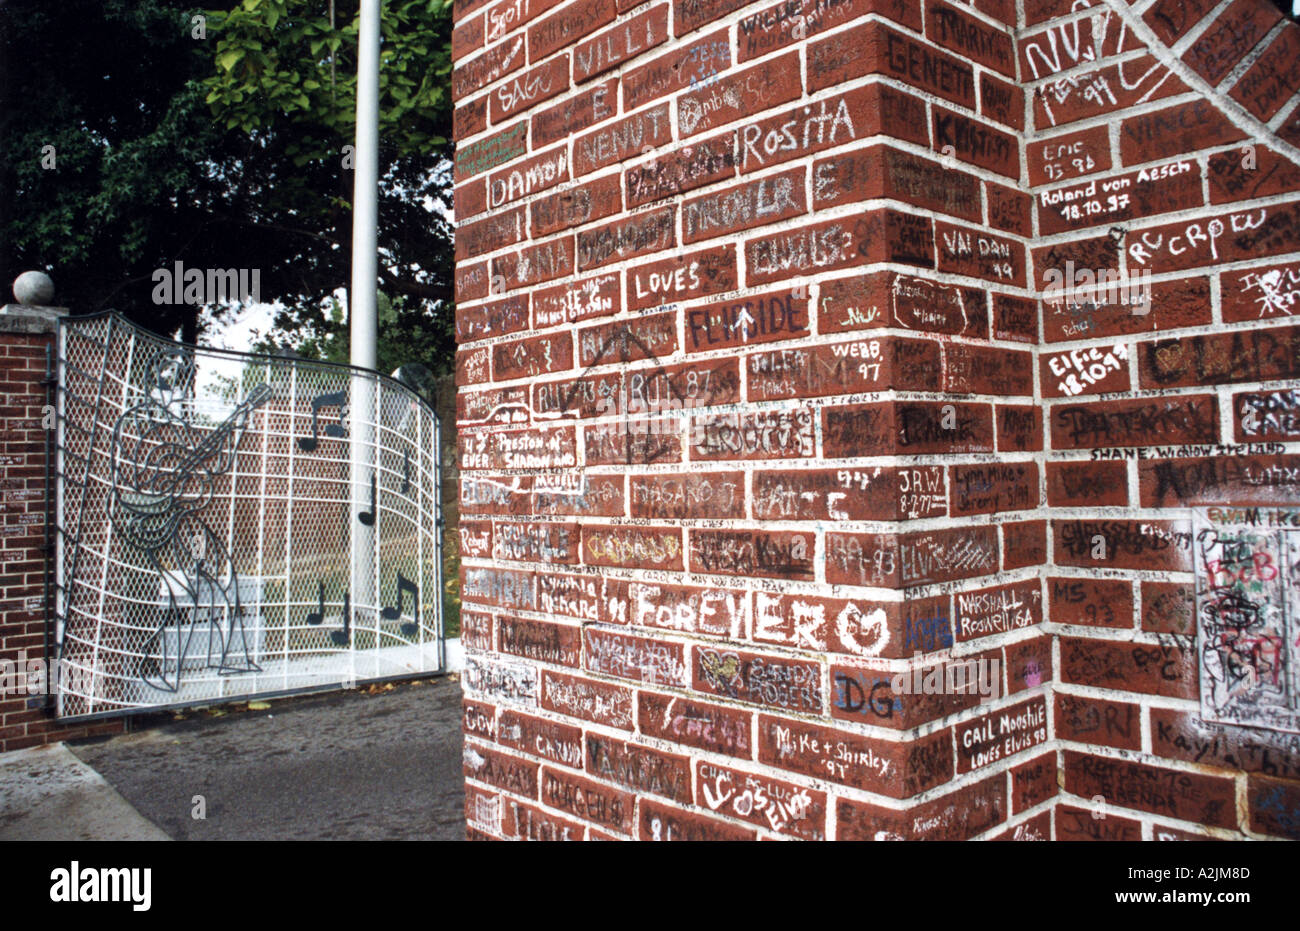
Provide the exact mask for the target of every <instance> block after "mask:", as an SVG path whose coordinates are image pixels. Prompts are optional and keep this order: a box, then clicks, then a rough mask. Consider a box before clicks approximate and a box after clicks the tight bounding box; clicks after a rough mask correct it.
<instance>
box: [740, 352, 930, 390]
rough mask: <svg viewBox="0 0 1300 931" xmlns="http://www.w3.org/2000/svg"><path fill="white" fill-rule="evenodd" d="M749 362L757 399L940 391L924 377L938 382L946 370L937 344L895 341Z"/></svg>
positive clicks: (750, 358) (751, 385) (784, 354)
mask: <svg viewBox="0 0 1300 931" xmlns="http://www.w3.org/2000/svg"><path fill="white" fill-rule="evenodd" d="M746 363H747V365H746V368H747V369H748V370H749V389H748V392H749V395H748V396H749V400H751V401H770V400H775V399H778V398H792V397H800V398H811V397H825V396H828V395H835V394H854V393H858V392H865V391H883V390H885V389H887V388H915V389H919V390H925V389H927V388H928V389H930V390H934V389H937V388H938V387H939V386H938V385H937V384H934V383H933V382H931V383H929V384H927V383H926V381H923V380H919V379H925V378H927V377H929V378H933V377H935V376H937V375H938V374H939V373H940V372H941V370H942V365H941V363H940V351H939V346H938V344H937V343H934V342H929V341H920V340H900V339H896V338H894V337H886V338H885V339H863V340H855V341H853V342H848V343H833V344H829V345H821V346H811V347H808V348H805V349H777V350H774V351H771V352H761V353H753V354H751V355H750V356H748V357H747V359H746ZM909 378H910V379H918V380H917V381H909V380H908V379H909Z"/></svg>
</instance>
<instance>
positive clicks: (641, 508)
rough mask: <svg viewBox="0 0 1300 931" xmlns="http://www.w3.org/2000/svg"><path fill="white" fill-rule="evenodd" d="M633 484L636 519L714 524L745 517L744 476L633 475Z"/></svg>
mask: <svg viewBox="0 0 1300 931" xmlns="http://www.w3.org/2000/svg"><path fill="white" fill-rule="evenodd" d="M631 482H632V516H633V517H648V518H654V519H658V520H665V519H667V520H682V519H689V518H697V519H705V520H714V519H725V518H739V517H744V515H745V473H743V472H686V473H683V474H677V475H634V476H632V478H631Z"/></svg>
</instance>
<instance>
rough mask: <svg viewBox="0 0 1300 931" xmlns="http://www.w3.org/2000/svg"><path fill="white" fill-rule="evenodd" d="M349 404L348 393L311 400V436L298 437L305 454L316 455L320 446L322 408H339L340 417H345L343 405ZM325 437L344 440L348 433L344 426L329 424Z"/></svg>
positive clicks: (320, 396) (299, 446) (336, 393)
mask: <svg viewBox="0 0 1300 931" xmlns="http://www.w3.org/2000/svg"><path fill="white" fill-rule="evenodd" d="M347 402H348V393H347V392H346V391H335V392H333V393H331V394H318V395H316V397H314V398H312V399H311V436H300V437H298V448H299V449H301V450H302V451H303V452H308V453H314V452H315V451H316V447H317V446H319V445H320V424H319V419H320V411H321V408H322V407H337V408H338V409H339V416H340V417H342V415H343V405H344V404H346V403H347ZM325 435H326V436H332V437H336V438H343V437H346V436H347V435H348V431H346V430H344V429H343V425H342V424H337V423H327V424H326V425H325Z"/></svg>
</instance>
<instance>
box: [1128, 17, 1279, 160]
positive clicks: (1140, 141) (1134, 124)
mask: <svg viewBox="0 0 1300 931" xmlns="http://www.w3.org/2000/svg"><path fill="white" fill-rule="evenodd" d="M1246 2H1248V3H1254V0H1246ZM1240 138H1242V132H1241V130H1240V129H1238V128H1237V127H1235V126H1233V125H1232V124H1231V123H1230V122H1229V121H1228V119H1227V118H1226V117H1225V116H1224V115H1223V114H1222V113H1221V112H1220V111H1219V109H1218V108H1217V107H1216V106H1215V105H1214V104H1213V103H1211V102H1210V101H1208V100H1193V101H1191V102H1190V103H1182V104H1177V105H1175V106H1172V107H1167V108H1166V109H1164V110H1156V111H1154V112H1151V113H1145V114H1142V115H1140V116H1133V117H1129V118H1127V119H1125V120H1124V121H1123V123H1122V124H1121V125H1120V133H1119V143H1120V157H1121V159H1122V160H1123V162H1124V164H1125V165H1132V164H1135V163H1139V162H1150V161H1154V160H1155V159H1158V158H1170V157H1177V156H1179V155H1182V154H1183V153H1186V152H1195V151H1196V150H1197V149H1203V148H1207V147H1209V146H1215V145H1222V144H1224V143H1227V142H1232V141H1234V140H1236V139H1240Z"/></svg>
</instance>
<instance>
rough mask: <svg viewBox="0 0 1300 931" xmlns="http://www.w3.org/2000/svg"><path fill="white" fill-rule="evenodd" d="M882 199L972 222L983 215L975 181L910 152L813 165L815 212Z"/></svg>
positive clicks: (857, 154)
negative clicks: (889, 198)
mask: <svg viewBox="0 0 1300 931" xmlns="http://www.w3.org/2000/svg"><path fill="white" fill-rule="evenodd" d="M881 197H891V198H894V199H896V200H902V201H905V202H906V203H909V204H914V205H916V206H918V207H926V208H928V209H931V210H936V211H939V212H941V213H949V214H952V215H954V216H960V217H964V218H966V219H968V220H979V218H980V216H981V213H982V208H981V205H980V189H979V183H978V181H976V179H975V178H974V177H972V176H970V175H967V174H965V173H963V172H957V171H953V170H952V169H951V168H950V167H948V166H945V165H942V164H940V163H939V162H936V161H932V160H930V159H925V158H920V157H918V156H916V155H913V154H911V153H910V152H901V151H899V150H898V149H893V148H888V147H885V146H873V147H871V148H868V149H858V150H855V151H852V152H848V153H845V154H843V155H836V156H831V157H830V158H824V159H819V160H818V161H816V162H814V163H813V208H814V209H815V210H822V209H825V208H828V207H838V206H841V205H843V204H847V203H853V202H855V201H861V200H871V199H876V198H881Z"/></svg>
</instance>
